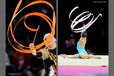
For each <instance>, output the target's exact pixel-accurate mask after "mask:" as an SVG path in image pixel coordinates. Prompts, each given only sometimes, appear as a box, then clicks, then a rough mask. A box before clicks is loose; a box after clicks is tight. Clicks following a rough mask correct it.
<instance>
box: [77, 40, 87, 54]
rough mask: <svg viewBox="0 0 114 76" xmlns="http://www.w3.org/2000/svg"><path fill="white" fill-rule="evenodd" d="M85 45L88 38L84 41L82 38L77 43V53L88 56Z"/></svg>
mask: <svg viewBox="0 0 114 76" xmlns="http://www.w3.org/2000/svg"><path fill="white" fill-rule="evenodd" d="M85 45H86V38H84V39H83V38H80V40H79V41H78V42H77V51H78V53H79V54H80V53H81V52H83V53H86V54H88V53H87V52H86V50H85Z"/></svg>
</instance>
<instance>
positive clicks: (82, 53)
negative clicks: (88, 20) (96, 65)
mask: <svg viewBox="0 0 114 76" xmlns="http://www.w3.org/2000/svg"><path fill="white" fill-rule="evenodd" d="M85 27H86V25H84V28H83V31H82V32H81V38H80V39H79V41H78V42H77V51H78V54H74V55H71V56H68V55H66V54H61V55H60V56H62V57H64V58H82V59H89V58H95V59H101V57H99V56H95V55H92V54H88V53H87V51H86V50H85V45H86V42H87V32H86V29H85Z"/></svg>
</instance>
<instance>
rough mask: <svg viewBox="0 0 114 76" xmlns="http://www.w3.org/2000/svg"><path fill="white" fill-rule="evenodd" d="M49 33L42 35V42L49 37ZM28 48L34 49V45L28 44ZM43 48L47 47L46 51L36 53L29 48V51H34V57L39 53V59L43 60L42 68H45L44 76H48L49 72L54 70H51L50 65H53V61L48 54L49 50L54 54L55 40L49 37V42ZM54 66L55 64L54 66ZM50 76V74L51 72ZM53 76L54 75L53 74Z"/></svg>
mask: <svg viewBox="0 0 114 76" xmlns="http://www.w3.org/2000/svg"><path fill="white" fill-rule="evenodd" d="M49 35H50V33H47V34H45V35H44V38H43V40H44V41H45V40H46V39H47V38H48V37H49ZM29 46H30V47H34V46H35V45H34V43H30V44H29ZM45 46H46V47H47V48H46V49H43V50H42V49H41V51H39V52H38V53H36V50H33V49H34V48H31V51H34V53H32V54H33V55H34V56H37V55H38V54H39V53H41V54H42V55H41V57H42V59H43V62H44V64H45V65H44V67H45V76H50V72H51V70H54V68H52V64H54V61H53V60H51V59H50V55H49V52H50V50H52V51H51V52H55V53H56V51H55V50H54V49H55V48H56V39H55V38H54V37H51V38H50V40H49V41H48V42H47V43H46V44H45ZM54 65H55V64H54ZM51 74H52V72H51ZM53 74H55V73H54V72H53Z"/></svg>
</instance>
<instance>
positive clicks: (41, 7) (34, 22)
mask: <svg viewBox="0 0 114 76" xmlns="http://www.w3.org/2000/svg"><path fill="white" fill-rule="evenodd" d="M32 1H35V0H23V2H22V4H21V6H20V9H21V8H23V7H24V6H25V5H27V4H29V3H30V2H32ZM46 1H48V2H50V3H51V4H52V5H53V7H54V9H56V5H55V3H56V2H55V0H54V1H51V0H46ZM18 2H19V0H6V31H7V27H8V25H9V22H10V20H11V18H12V15H13V13H14V10H15V8H16V6H17V3H18ZM20 9H19V10H20ZM30 12H41V13H44V14H46V15H47V16H49V17H50V18H51V19H52V16H53V14H52V9H51V8H50V7H49V6H48V5H46V4H36V5H33V6H30V7H27V8H26V9H24V10H23V11H22V12H21V13H20V14H19V15H18V16H17V17H16V18H15V19H14V21H13V27H14V26H15V24H16V23H17V21H18V20H19V19H20V18H21V17H22V16H24V15H26V14H27V13H30ZM26 23H27V25H28V26H29V27H32V28H37V27H38V25H40V30H39V31H38V33H37V37H36V40H35V45H36V44H40V43H41V42H43V36H44V35H45V34H46V33H50V32H51V29H50V27H49V25H48V23H47V22H46V21H45V20H44V19H42V18H40V17H37V16H30V17H28V18H27V19H26ZM35 33H36V32H32V31H29V30H28V29H26V28H25V26H24V24H23V20H22V21H21V22H20V23H19V25H18V26H17V27H16V31H15V34H14V35H15V38H16V39H17V41H18V42H19V43H22V44H23V45H25V46H29V43H32V42H33V39H34V36H35ZM10 40H11V42H12V43H13V40H12V38H11V36H10ZM6 48H7V49H6V52H7V53H8V54H12V53H14V52H16V51H15V50H14V49H13V48H12V47H11V46H10V45H9V42H8V41H7V37H6Z"/></svg>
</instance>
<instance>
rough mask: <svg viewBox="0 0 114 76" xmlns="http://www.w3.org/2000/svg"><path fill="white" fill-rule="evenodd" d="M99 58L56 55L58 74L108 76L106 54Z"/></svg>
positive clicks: (62, 75)
mask: <svg viewBox="0 0 114 76" xmlns="http://www.w3.org/2000/svg"><path fill="white" fill-rule="evenodd" d="M100 57H101V59H69V58H63V57H61V56H58V76H108V56H106V55H100Z"/></svg>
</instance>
